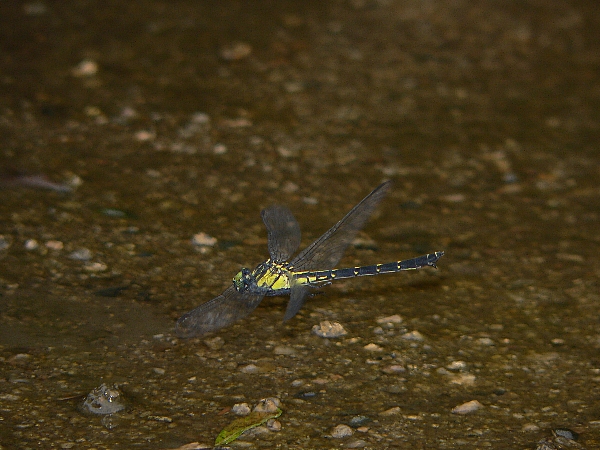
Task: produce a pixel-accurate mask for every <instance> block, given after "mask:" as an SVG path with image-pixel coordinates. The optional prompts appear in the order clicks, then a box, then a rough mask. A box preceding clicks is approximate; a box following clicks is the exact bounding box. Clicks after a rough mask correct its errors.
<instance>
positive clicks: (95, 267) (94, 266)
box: [83, 262, 108, 272]
mask: <svg viewBox="0 0 600 450" xmlns="http://www.w3.org/2000/svg"><path fill="white" fill-rule="evenodd" d="M83 268H84V269H85V270H87V271H88V272H104V271H105V270H106V269H108V266H107V265H106V264H104V263H101V262H95V263H87V264H86V265H85V266H83Z"/></svg>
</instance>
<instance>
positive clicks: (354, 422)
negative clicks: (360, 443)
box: [349, 416, 371, 428]
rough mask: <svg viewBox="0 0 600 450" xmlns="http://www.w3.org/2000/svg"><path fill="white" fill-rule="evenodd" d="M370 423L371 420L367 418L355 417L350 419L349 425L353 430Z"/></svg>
mask: <svg viewBox="0 0 600 450" xmlns="http://www.w3.org/2000/svg"><path fill="white" fill-rule="evenodd" d="M369 422H371V419H370V418H369V417H367V416H354V417H353V418H352V419H350V422H349V424H350V426H351V427H353V428H358V427H361V426H363V425H364V424H366V423H369Z"/></svg>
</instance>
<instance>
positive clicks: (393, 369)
mask: <svg viewBox="0 0 600 450" xmlns="http://www.w3.org/2000/svg"><path fill="white" fill-rule="evenodd" d="M382 370H383V372H384V373H403V372H406V367H404V366H402V365H400V364H392V365H391V366H387V367H384V368H383V369H382Z"/></svg>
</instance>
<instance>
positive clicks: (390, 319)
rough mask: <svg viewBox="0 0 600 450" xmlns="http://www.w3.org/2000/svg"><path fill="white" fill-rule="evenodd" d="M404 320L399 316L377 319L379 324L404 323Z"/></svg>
mask: <svg viewBox="0 0 600 450" xmlns="http://www.w3.org/2000/svg"><path fill="white" fill-rule="evenodd" d="M402 322H404V319H402V317H400V316H399V315H398V314H394V315H393V316H387V317H380V318H379V319H377V323H382V324H384V323H402Z"/></svg>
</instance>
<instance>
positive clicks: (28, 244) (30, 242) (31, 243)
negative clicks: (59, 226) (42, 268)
mask: <svg viewBox="0 0 600 450" xmlns="http://www.w3.org/2000/svg"><path fill="white" fill-rule="evenodd" d="M39 246H40V244H39V243H38V241H36V240H35V239H27V240H26V241H25V250H35V249H36V248H38V247H39Z"/></svg>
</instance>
